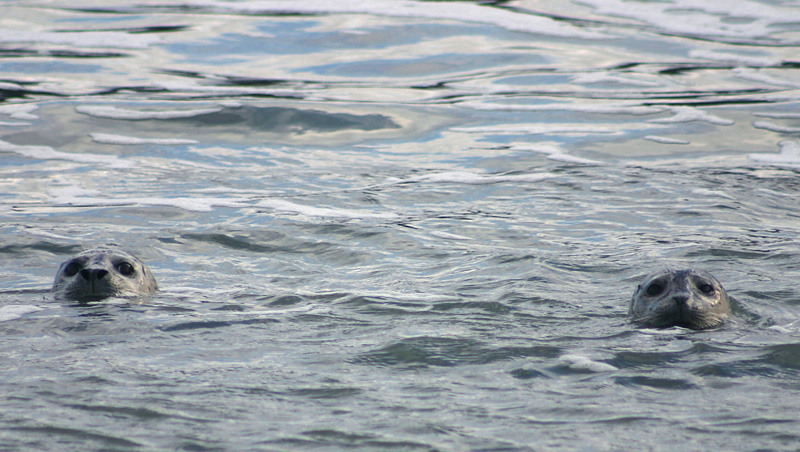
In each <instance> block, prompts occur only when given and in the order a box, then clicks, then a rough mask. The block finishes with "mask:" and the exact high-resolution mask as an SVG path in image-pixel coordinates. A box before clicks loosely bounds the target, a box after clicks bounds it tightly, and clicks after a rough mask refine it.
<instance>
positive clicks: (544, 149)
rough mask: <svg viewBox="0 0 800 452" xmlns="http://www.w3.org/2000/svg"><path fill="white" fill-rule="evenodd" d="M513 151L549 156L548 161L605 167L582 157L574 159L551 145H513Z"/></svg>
mask: <svg viewBox="0 0 800 452" xmlns="http://www.w3.org/2000/svg"><path fill="white" fill-rule="evenodd" d="M510 149H511V150H513V151H527V152H538V153H541V154H547V159H549V160H555V161H559V162H566V163H577V164H581V165H603V164H604V163H603V162H599V161H597V160H590V159H585V158H582V157H574V156H572V155H568V154H566V153H565V152H564V151H562V150H561V149H559V148H557V147H555V146H549V145H533V146H528V145H513V146H511V147H510Z"/></svg>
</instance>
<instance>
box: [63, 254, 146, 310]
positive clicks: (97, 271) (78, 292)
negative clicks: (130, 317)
mask: <svg viewBox="0 0 800 452" xmlns="http://www.w3.org/2000/svg"><path fill="white" fill-rule="evenodd" d="M156 290H158V284H157V283H156V280H155V278H154V277H153V273H152V272H151V271H150V269H149V268H148V267H147V265H145V264H144V262H142V261H141V260H139V259H138V258H136V257H135V256H132V255H130V254H128V253H126V252H124V251H120V250H116V249H111V248H97V249H92V250H87V251H84V252H82V253H80V254H78V255H77V256H75V257H73V258H71V259H69V260H68V261H66V262H64V263H63V264H61V267H60V268H59V269H58V273H56V278H55V281H54V282H53V292H55V295H56V297H57V298H63V299H68V300H77V301H96V300H102V299H104V298H108V297H136V296H140V295H144V294H148V293H152V292H155V291H156Z"/></svg>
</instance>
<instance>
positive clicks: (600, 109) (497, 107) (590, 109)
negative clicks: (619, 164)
mask: <svg viewBox="0 0 800 452" xmlns="http://www.w3.org/2000/svg"><path fill="white" fill-rule="evenodd" d="M459 106H464V107H468V108H473V109H475V110H486V111H574V112H580V113H597V114H604V115H607V114H611V115H615V114H618V115H637V116H638V115H654V114H657V113H661V112H663V111H665V110H666V108H663V107H643V106H640V105H581V104H545V105H507V104H491V103H486V104H479V103H463V104H459Z"/></svg>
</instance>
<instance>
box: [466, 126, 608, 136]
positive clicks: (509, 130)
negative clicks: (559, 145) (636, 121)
mask: <svg viewBox="0 0 800 452" xmlns="http://www.w3.org/2000/svg"><path fill="white" fill-rule="evenodd" d="M450 130H452V131H454V132H464V133H496V134H527V135H559V134H583V135H593V134H598V133H619V131H617V130H614V129H611V128H601V127H586V126H571V125H559V124H553V125H534V124H507V125H499V126H476V127H453V128H452V129H450Z"/></svg>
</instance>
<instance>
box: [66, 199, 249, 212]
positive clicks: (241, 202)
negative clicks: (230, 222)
mask: <svg viewBox="0 0 800 452" xmlns="http://www.w3.org/2000/svg"><path fill="white" fill-rule="evenodd" d="M52 201H53V202H54V203H55V204H64V205H70V206H81V207H114V206H135V205H140V206H167V207H177V208H179V209H183V210H188V211H191V212H211V211H212V210H214V207H234V208H239V207H249V206H250V205H249V204H247V202H248V201H249V200H248V199H230V198H188V197H178V198H156V197H153V198H147V197H142V198H92V197H83V196H58V197H55V198H53V200H52Z"/></svg>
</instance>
